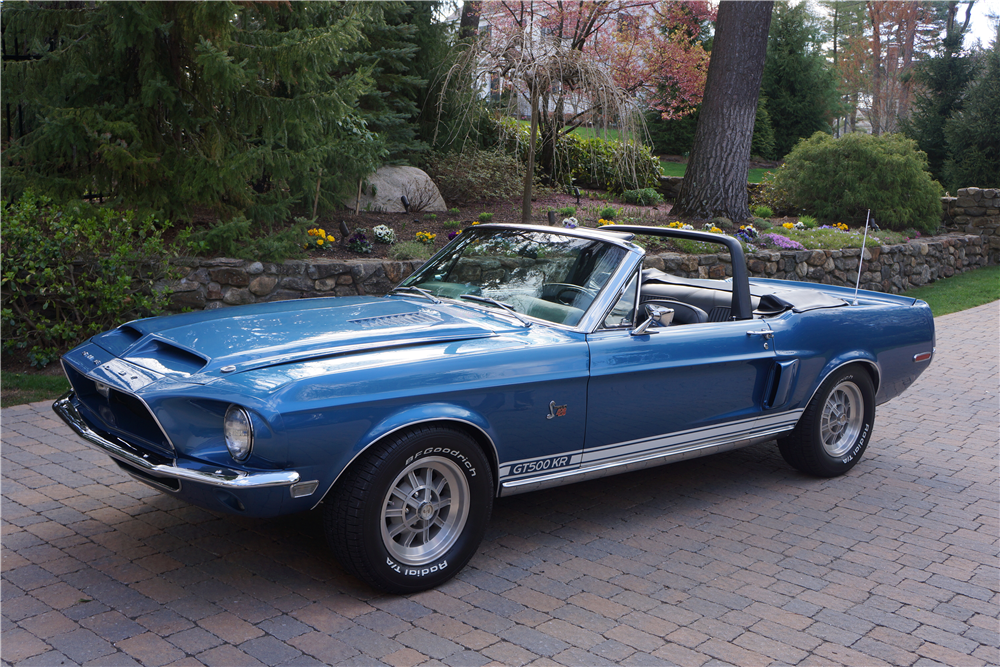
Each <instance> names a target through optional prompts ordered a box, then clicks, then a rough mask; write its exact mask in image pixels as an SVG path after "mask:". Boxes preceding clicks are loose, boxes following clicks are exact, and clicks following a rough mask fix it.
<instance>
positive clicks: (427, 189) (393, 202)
mask: <svg viewBox="0 0 1000 667" xmlns="http://www.w3.org/2000/svg"><path fill="white" fill-rule="evenodd" d="M403 196H405V197H406V198H407V200H409V202H410V211H411V212H416V211H426V212H431V211H437V212H444V211H447V210H448V207H447V206H445V203H444V198H443V197H442V196H441V193H440V192H439V191H438V188H437V186H436V185H435V184H434V181H432V180H431V177H430V176H428V175H427V172H425V171H424V170H422V169H417V168H416V167H391V166H390V167H380V168H379V169H378V170H377V171H376V172H375V173H374V174H372V175H371V176H369V177H368V182H367V184H366V187H365V188H364V189H363V190H362V191H361V205H360V207H359V208H360V210H362V211H371V212H380V213H403V212H405V211H406V209H405V208H403V202H402V199H401V197H403ZM346 204H347V206H348V208H351V209H353V208H355V207H356V206H358V200H357V198H355V197H351V198H350V199H348V200H347V202H346Z"/></svg>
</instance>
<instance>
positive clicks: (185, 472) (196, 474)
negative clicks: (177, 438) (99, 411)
mask: <svg viewBox="0 0 1000 667" xmlns="http://www.w3.org/2000/svg"><path fill="white" fill-rule="evenodd" d="M72 398H73V392H72V391H70V392H67V393H66V394H64V395H63V396H61V397H60V398H59V399H58V400H57V401H56V402H55V403H53V404H52V409H53V410H55V413H56V414H57V415H59V417H60V418H62V420H63V421H64V422H66V424H68V425H69V427H70V428H71V429H73V430H74V431H76V433H77V434H78V435H79V436H80V437H81V438H83V439H84V440H85V441H86V442H87V443H88V444H90V445H92V446H93V447H96V448H97V449H99V450H101V451H102V452H104V453H105V454H107V455H108V456H110V457H111V458H113V459H115V460H117V461H121V462H122V463H125V464H128V465H130V466H132V467H134V468H138V469H139V470H140V471H141V472H143V473H146V474H148V475H151V476H153V477H166V478H171V479H177V480H186V481H189V482H198V483H200V484H208V485H210V486H217V487H221V488H224V489H259V488H264V487H269V486H291V485H292V484H295V483H297V482H298V481H299V473H297V472H295V471H281V472H260V473H247V472H243V471H239V470H226V469H222V468H214V469H209V468H206V469H205V470H195V469H191V468H179V467H177V466H172V465H160V464H154V463H150V462H149V461H148V460H146V459H145V458H143V457H142V455H140V454H137V453H136V452H134V451H130V450H129V449H126V448H125V447H123V446H122V445H119V444H116V443H114V442H111V441H110V440H108V439H107V438H105V437H103V436H101V435H100V434H98V433H95V432H94V431H93V429H91V428H90V426H88V425H87V422H85V421H84V420H83V417H81V416H80V413H79V411H78V410H77V409H76V406H74V405H73V402H72Z"/></svg>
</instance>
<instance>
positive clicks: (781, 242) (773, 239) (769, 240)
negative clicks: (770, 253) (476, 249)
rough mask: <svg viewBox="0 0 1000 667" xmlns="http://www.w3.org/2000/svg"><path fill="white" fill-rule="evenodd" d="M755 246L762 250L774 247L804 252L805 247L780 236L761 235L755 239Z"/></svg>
mask: <svg viewBox="0 0 1000 667" xmlns="http://www.w3.org/2000/svg"><path fill="white" fill-rule="evenodd" d="M757 244H758V245H760V246H761V247H762V248H767V247H769V246H774V247H776V248H781V249H783V250H805V249H806V248H805V246H804V245H802V244H801V243H799V242H798V241H793V240H792V239H790V238H788V237H787V236H782V235H781V234H761V235H760V236H758V237H757Z"/></svg>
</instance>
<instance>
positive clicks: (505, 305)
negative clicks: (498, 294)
mask: <svg viewBox="0 0 1000 667" xmlns="http://www.w3.org/2000/svg"><path fill="white" fill-rule="evenodd" d="M458 298H459V299H468V300H469V301H481V302H482V303H488V304H490V305H493V306H499V307H500V308H503V309H504V310H506V311H507V312H508V313H510V314H511V315H513V316H514V317H516V318H517V320H518V321H519V322H520V323H521V324H523V325H524V326H526V327H530V326H531V320H526V319H524V318H523V317H521V314H520V313H519V312H517V311H516V310H514V306H512V305H510V304H509V303H504V302H503V301H497V300H496V299H494V298H491V297H488V296H479V295H478V294H462V295H461V296H459V297H458Z"/></svg>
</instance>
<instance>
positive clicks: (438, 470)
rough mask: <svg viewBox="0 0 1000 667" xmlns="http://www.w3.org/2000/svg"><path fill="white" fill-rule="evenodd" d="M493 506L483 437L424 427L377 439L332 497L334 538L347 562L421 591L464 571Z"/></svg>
mask: <svg viewBox="0 0 1000 667" xmlns="http://www.w3.org/2000/svg"><path fill="white" fill-rule="evenodd" d="M492 509H493V475H492V472H491V470H490V467H489V463H488V462H487V460H486V457H485V456H484V455H483V453H482V450H480V448H479V445H478V444H477V443H476V442H475V441H474V440H473V439H472V438H470V437H469V436H468V435H466V434H465V433H462V432H460V431H456V430H453V429H449V428H444V427H439V426H432V427H419V428H414V429H411V430H408V431H405V432H403V433H401V434H399V435H396V436H393V437H391V438H390V439H388V440H386V441H384V442H382V443H380V444H377V445H375V446H374V447H373V448H372V449H371V451H369V452H367V453H366V454H365V456H364V458H363V459H362V460H361V461H359V462H358V463H357V464H355V465H354V466H352V467H351V468H350V469H349V470H348V471H347V472H346V473H345V474H344V477H343V478H342V479H341V480H339V481H338V482H337V485H336V487H335V488H334V490H333V491H332V492H331V496H330V497H329V498H328V500H327V501H326V503H325V504H324V517H323V518H324V527H325V530H326V535H327V539H328V541H329V542H330V545H331V547H332V548H333V550H334V552H335V553H336V555H337V557H338V559H339V560H340V562H341V563H342V564H343V565H344V567H345V568H346V569H347V570H348V571H349V572H351V573H352V574H354V575H355V576H357V577H358V578H360V579H363V580H364V581H366V582H367V583H368V584H370V585H371V586H372V587H374V588H377V589H379V590H383V591H386V592H388V593H401V594H402V593H414V592H417V591H422V590H425V589H428V588H433V587H434V586H437V585H439V584H441V583H443V582H445V581H447V580H448V579H450V578H451V577H453V576H454V575H455V574H457V573H458V571H459V570H461V569H462V568H463V567H464V566H465V564H466V563H468V562H469V559H471V558H472V556H473V555H474V554H475V553H476V550H477V549H478V548H479V543H480V542H481V541H482V538H483V535H484V534H485V532H486V524H487V522H488V521H489V518H490V514H491V512H492Z"/></svg>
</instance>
